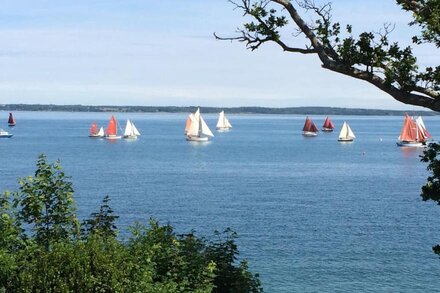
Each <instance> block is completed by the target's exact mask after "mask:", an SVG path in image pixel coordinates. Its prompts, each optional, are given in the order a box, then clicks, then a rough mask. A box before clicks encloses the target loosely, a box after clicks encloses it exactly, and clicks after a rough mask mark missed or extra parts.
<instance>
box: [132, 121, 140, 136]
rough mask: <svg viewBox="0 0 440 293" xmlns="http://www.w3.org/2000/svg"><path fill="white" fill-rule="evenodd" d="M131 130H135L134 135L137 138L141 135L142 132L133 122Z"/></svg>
mask: <svg viewBox="0 0 440 293" xmlns="http://www.w3.org/2000/svg"><path fill="white" fill-rule="evenodd" d="M131 129H133V134H134V135H137V136H139V135H141V134H140V132H139V131H138V130H137V128H136V126H134V123H133V122H131Z"/></svg>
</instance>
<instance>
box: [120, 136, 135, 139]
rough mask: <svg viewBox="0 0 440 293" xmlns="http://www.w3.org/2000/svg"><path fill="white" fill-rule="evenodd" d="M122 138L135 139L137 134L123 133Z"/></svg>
mask: <svg viewBox="0 0 440 293" xmlns="http://www.w3.org/2000/svg"><path fill="white" fill-rule="evenodd" d="M122 138H123V139H137V138H138V137H137V135H124V136H123V137H122Z"/></svg>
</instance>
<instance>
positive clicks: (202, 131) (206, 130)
mask: <svg viewBox="0 0 440 293" xmlns="http://www.w3.org/2000/svg"><path fill="white" fill-rule="evenodd" d="M200 124H201V129H200V134H203V135H205V136H210V137H213V136H214V134H212V132H211V129H209V127H208V125H206V122H205V120H203V117H202V116H201V115H200Z"/></svg>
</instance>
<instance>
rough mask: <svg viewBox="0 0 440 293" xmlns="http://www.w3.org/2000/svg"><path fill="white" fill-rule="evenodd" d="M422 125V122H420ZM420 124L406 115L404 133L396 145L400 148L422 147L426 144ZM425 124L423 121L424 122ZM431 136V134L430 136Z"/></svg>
mask: <svg viewBox="0 0 440 293" xmlns="http://www.w3.org/2000/svg"><path fill="white" fill-rule="evenodd" d="M419 123H420V122H419ZM419 123H417V122H415V121H414V119H413V118H411V117H410V116H409V115H408V114H406V115H405V120H404V121H403V126H402V131H401V132H400V135H399V138H398V140H397V142H396V144H397V145H398V146H400V147H422V146H424V144H425V143H426V138H425V134H424V132H423V129H426V128H424V124H423V129H422V127H421V126H419ZM422 123H423V121H422ZM429 135H430V134H429Z"/></svg>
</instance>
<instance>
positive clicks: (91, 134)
mask: <svg viewBox="0 0 440 293" xmlns="http://www.w3.org/2000/svg"><path fill="white" fill-rule="evenodd" d="M104 135H105V133H104V127H102V126H101V127H100V128H99V130H98V125H97V124H96V122H93V123H92V126H91V127H90V131H89V137H97V138H102V137H104Z"/></svg>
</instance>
